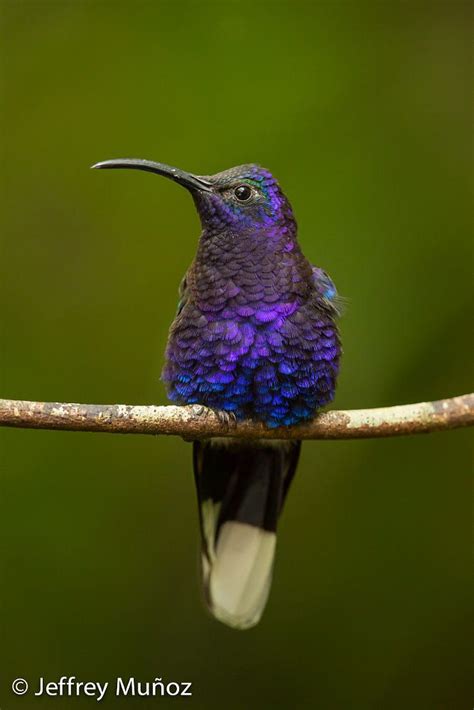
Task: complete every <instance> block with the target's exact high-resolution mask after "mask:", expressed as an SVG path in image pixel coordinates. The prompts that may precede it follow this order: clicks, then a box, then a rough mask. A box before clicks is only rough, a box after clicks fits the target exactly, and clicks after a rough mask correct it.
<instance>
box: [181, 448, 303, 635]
mask: <svg viewBox="0 0 474 710" xmlns="http://www.w3.org/2000/svg"><path fill="white" fill-rule="evenodd" d="M300 446H301V442H299V441H297V442H295V441H291V442H290V441H289V442H283V441H278V442H270V441H268V442H265V441H258V442H238V441H232V440H231V439H210V440H208V441H202V442H201V441H196V442H195V443H194V450H193V459H194V477H195V480H196V489H197V496H198V505H199V517H200V525H201V538H202V582H203V587H204V596H205V600H206V603H207V605H208V607H209V610H210V611H211V613H212V614H213V615H214V616H215V617H216V618H217V619H219V621H222V622H223V623H225V624H228V625H229V626H232V627H234V628H237V629H248V628H250V627H251V626H254V625H255V624H257V623H258V621H259V620H260V617H261V615H262V612H263V610H264V608H265V604H266V601H267V598H268V594H269V591H270V584H271V580H272V570H273V559H274V556H275V545H276V528H277V522H278V518H279V516H280V513H281V511H282V508H283V503H284V501H285V497H286V494H287V491H288V488H289V485H290V483H291V480H292V478H293V475H294V473H295V469H296V465H297V463H298V457H299V453H300Z"/></svg>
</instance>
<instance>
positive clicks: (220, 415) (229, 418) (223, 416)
mask: <svg viewBox="0 0 474 710" xmlns="http://www.w3.org/2000/svg"><path fill="white" fill-rule="evenodd" d="M192 410H193V414H194V415H196V416H197V417H201V416H203V415H204V416H207V415H208V414H209V412H212V413H213V414H214V415H215V416H216V417H217V420H218V422H219V424H225V425H226V426H228V427H229V428H230V427H234V426H235V425H236V424H237V417H236V416H235V414H234V412H227V411H226V410H225V409H213V408H212V407H205V406H204V405H203V404H193V405H192Z"/></svg>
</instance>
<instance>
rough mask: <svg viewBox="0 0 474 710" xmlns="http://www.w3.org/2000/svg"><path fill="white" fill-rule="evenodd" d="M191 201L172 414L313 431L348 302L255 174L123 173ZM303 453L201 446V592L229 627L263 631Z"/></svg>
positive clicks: (242, 169) (171, 361) (288, 447)
mask: <svg viewBox="0 0 474 710" xmlns="http://www.w3.org/2000/svg"><path fill="white" fill-rule="evenodd" d="M96 167H100V168H115V167H118V168H138V169H140V170H146V171H149V172H155V173H158V174H160V175H164V176H167V177H169V178H171V179H172V180H174V181H175V182H178V183H179V184H181V185H183V186H184V187H186V188H187V189H188V190H189V191H190V192H191V194H192V196H193V198H194V202H195V205H196V208H197V210H198V213H199V216H200V218H201V224H202V234H201V237H200V239H199V245H198V249H197V254H196V257H195V259H194V261H193V263H192V264H191V266H190V268H189V270H188V272H187V274H186V276H185V278H184V279H183V282H182V284H181V288H180V297H179V305H178V312H177V315H176V318H175V320H174V322H173V324H172V326H171V329H170V333H169V340H168V345H167V348H166V362H165V366H164V369H163V373H162V378H163V381H164V383H165V385H166V388H167V392H168V395H169V397H170V399H171V400H173V401H174V402H177V403H178V404H192V403H199V404H204V405H206V406H207V407H211V408H213V409H216V410H221V411H223V412H225V413H226V414H227V416H229V415H233V416H235V417H236V418H237V419H243V418H246V417H249V418H253V419H257V420H259V421H262V422H264V423H265V424H266V425H267V426H269V427H282V426H283V427H284V426H289V425H293V424H297V423H298V422H302V421H304V420H307V419H310V418H312V417H313V416H314V414H315V412H316V411H317V410H318V409H319V408H320V407H323V406H324V405H326V404H328V403H329V402H330V401H331V400H332V399H333V397H334V392H335V386H336V377H337V374H338V370H339V358H340V354H341V346H340V341H339V335H338V330H337V326H336V323H335V319H336V317H337V315H338V314H339V304H340V299H339V298H338V296H337V292H336V289H335V286H334V284H333V282H332V280H331V279H330V277H329V276H328V275H327V274H326V273H325V272H324V271H323V270H322V269H320V268H318V267H313V266H311V264H310V263H309V262H308V261H307V260H306V259H305V257H304V256H303V254H302V252H301V250H300V247H299V245H298V242H297V238H296V222H295V219H294V217H293V212H292V209H291V206H290V204H289V202H288V200H287V198H286V197H285V195H284V194H283V192H282V191H281V189H280V187H279V185H278V183H277V181H276V180H275V178H274V177H273V176H272V175H271V173H269V172H268V171H267V170H265V169H263V168H261V167H259V166H257V165H241V166H239V167H236V168H232V169H231V170H227V171H225V172H222V173H218V174H217V175H212V176H199V175H192V174H190V173H185V172H184V171H182V170H178V169H176V168H171V167H169V166H167V165H164V164H162V163H152V162H150V161H144V160H128V159H125V160H115V161H107V162H105V163H99V164H98V165H97V166H96ZM299 449H300V445H299V442H296V444H295V443H293V444H288V443H284V442H273V443H272V444H270V443H268V442H263V441H262V442H252V443H247V444H245V443H242V442H240V443H239V442H233V443H228V442H225V441H222V440H218V441H211V442H196V443H195V445H194V473H195V479H196V489H197V495H198V503H199V514H200V523H201V538H202V580H203V588H204V596H205V599H206V602H207V605H208V607H209V609H210V611H211V612H212V613H213V614H214V616H216V618H218V619H219V620H220V621H223V622H224V623H226V624H228V625H229V626H232V627H234V628H239V629H243V628H249V627H250V626H253V625H254V624H256V623H257V622H258V620H259V619H260V616H261V614H262V612H263V609H264V607H265V604H266V601H267V597H268V592H269V589H270V583H271V577H272V569H273V560H274V553H275V543H276V526H277V520H278V518H279V516H280V513H281V509H282V506H283V502H284V499H285V496H286V493H287V490H288V486H289V484H290V482H291V479H292V477H293V474H294V471H295V468H296V463H297V459H298V455H299Z"/></svg>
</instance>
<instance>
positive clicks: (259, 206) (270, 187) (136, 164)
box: [92, 159, 296, 233]
mask: <svg viewBox="0 0 474 710" xmlns="http://www.w3.org/2000/svg"><path fill="white" fill-rule="evenodd" d="M92 167H93V168H99V169H111V168H129V169H130V168H131V169H136V170H145V171H147V172H152V173H156V174H157V175H163V176H164V177H167V178H170V179H171V180H174V181H175V182H177V183H178V184H180V185H182V186H183V187H185V188H186V189H187V190H189V192H191V194H192V196H193V199H194V202H195V204H196V208H197V210H198V212H199V216H200V218H201V223H202V226H203V229H204V232H209V233H218V232H221V231H223V230H226V229H227V230H229V229H230V230H231V231H238V230H245V231H252V230H259V231H262V230H267V229H268V230H274V229H278V228H281V229H285V228H286V229H285V231H286V230H289V231H290V232H293V231H295V230H296V224H295V220H294V217H293V212H292V210H291V206H290V203H289V202H288V200H287V198H286V197H285V195H284V194H283V192H282V190H281V188H280V186H279V185H278V182H277V181H276V180H275V178H274V177H273V175H272V174H271V173H270V172H269V171H268V170H265V169H264V168H261V167H260V166H258V165H253V164H249V165H239V166H237V167H235V168H230V169H229V170H224V172H221V173H217V174H216V175H193V174H192V173H187V172H185V171H184V170H180V169H178V168H173V167H170V166H169V165H165V164H164V163H155V162H153V161H150V160H135V159H118V160H106V161H104V162H101V163H97V164H96V165H93V166H92Z"/></svg>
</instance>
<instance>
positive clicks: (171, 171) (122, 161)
mask: <svg viewBox="0 0 474 710" xmlns="http://www.w3.org/2000/svg"><path fill="white" fill-rule="evenodd" d="M91 167H92V168H96V169H98V170H112V169H114V168H128V169H132V170H145V171H146V172H148V173H156V174H157V175H163V176H164V177H167V178H170V179H171V180H174V181H175V182H177V183H178V184H179V185H182V186H183V187H186V188H187V189H188V190H191V191H192V192H193V191H194V192H195V191H196V190H201V191H202V192H211V187H212V183H210V182H209V181H208V180H205V179H204V178H202V177H200V176H199V175H193V174H192V173H186V172H185V171H184V170H180V169H179V168H173V167H171V166H170V165H165V164H164V163H154V162H153V161H152V160H139V159H135V158H118V159H117V160H104V161H103V162H101V163H96V164H95V165H92V166H91Z"/></svg>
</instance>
